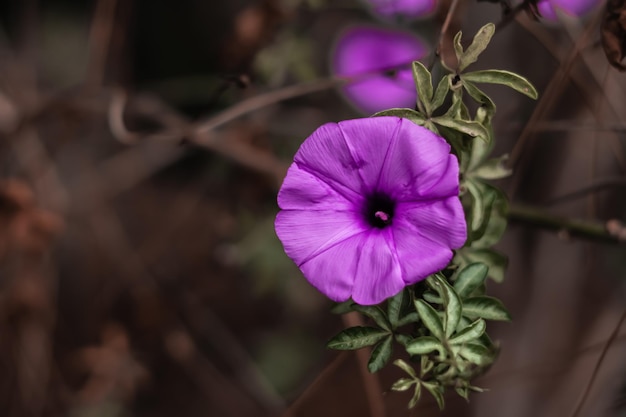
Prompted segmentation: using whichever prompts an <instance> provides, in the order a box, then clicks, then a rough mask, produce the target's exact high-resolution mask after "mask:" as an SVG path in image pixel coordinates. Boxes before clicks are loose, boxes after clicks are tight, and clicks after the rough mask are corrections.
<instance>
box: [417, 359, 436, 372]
mask: <svg viewBox="0 0 626 417" xmlns="http://www.w3.org/2000/svg"><path fill="white" fill-rule="evenodd" d="M434 366H435V363H434V362H433V361H431V360H430V358H429V357H428V356H426V355H422V357H421V358H420V376H422V377H423V376H424V375H426V374H427V373H428V372H430V371H431V369H433V367H434Z"/></svg>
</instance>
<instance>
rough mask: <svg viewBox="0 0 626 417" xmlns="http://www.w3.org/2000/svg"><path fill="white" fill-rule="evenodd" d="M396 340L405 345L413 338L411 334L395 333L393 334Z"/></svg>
mask: <svg viewBox="0 0 626 417" xmlns="http://www.w3.org/2000/svg"><path fill="white" fill-rule="evenodd" d="M394 337H395V339H396V342H398V343H400V344H401V345H402V346H405V347H406V345H408V344H409V342H410V341H411V340H413V338H411V336H409V335H408V334H401V333H396V334H395V335H394Z"/></svg>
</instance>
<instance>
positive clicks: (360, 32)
mask: <svg viewBox="0 0 626 417" xmlns="http://www.w3.org/2000/svg"><path fill="white" fill-rule="evenodd" d="M427 51H428V49H427V47H426V46H425V45H424V44H423V43H422V42H421V41H420V39H419V38H417V37H416V36H414V35H413V34H410V33H407V32H402V31H397V30H391V29H383V28H376V27H371V26H361V27H353V28H351V29H348V30H347V31H345V32H343V33H342V34H341V36H340V37H339V40H338V41H337V43H336V45H335V48H334V51H333V55H332V64H331V65H332V72H333V73H334V75H338V76H346V77H353V81H350V82H349V83H348V84H346V85H345V86H343V88H342V91H343V93H344V94H345V96H346V97H347V99H348V100H349V101H350V102H351V103H353V104H354V105H355V107H357V108H358V109H359V110H361V111H363V112H364V113H367V114H371V113H375V112H377V111H381V110H385V109H389V108H393V107H410V108H413V107H415V102H416V100H417V93H416V91H415V83H414V82H413V75H412V72H411V62H412V61H415V60H418V59H420V58H422V57H424V56H425V55H426V54H427Z"/></svg>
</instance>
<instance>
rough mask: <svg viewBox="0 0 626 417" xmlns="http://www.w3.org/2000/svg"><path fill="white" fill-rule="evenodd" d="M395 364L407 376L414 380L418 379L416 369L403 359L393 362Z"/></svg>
mask: <svg viewBox="0 0 626 417" xmlns="http://www.w3.org/2000/svg"><path fill="white" fill-rule="evenodd" d="M393 364H394V365H396V366H397V367H398V368H400V369H402V370H403V371H404V372H406V373H407V374H409V375H410V376H411V377H412V378H413V379H417V374H416V373H415V369H413V367H412V366H411V365H409V364H408V363H406V362H405V361H403V360H402V359H396V360H395V361H393Z"/></svg>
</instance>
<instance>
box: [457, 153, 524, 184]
mask: <svg viewBox="0 0 626 417" xmlns="http://www.w3.org/2000/svg"><path fill="white" fill-rule="evenodd" d="M508 157H509V156H508V155H503V156H501V157H499V158H492V159H489V160H487V161H485V162H483V163H482V164H480V166H479V167H477V168H476V169H474V170H472V171H471V172H469V173H468V176H472V177H478V178H482V179H484V180H499V179H501V178H506V177H508V176H509V175H511V173H512V172H513V171H512V170H510V169H509V168H507V167H506V165H505V164H506V160H507V159H508Z"/></svg>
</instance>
